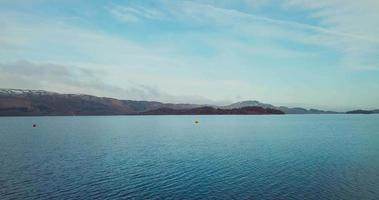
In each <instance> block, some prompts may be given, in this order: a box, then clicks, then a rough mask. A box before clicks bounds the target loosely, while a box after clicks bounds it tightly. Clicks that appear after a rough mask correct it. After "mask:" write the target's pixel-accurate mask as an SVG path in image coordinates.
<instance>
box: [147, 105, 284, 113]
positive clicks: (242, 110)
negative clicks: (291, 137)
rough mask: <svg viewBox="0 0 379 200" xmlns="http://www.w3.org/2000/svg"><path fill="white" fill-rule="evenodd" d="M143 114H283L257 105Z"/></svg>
mask: <svg viewBox="0 0 379 200" xmlns="http://www.w3.org/2000/svg"><path fill="white" fill-rule="evenodd" d="M141 114H143V115H268V114H284V112H282V111H280V110H275V109H271V108H262V107H258V106H251V107H243V108H233V109H220V108H214V107H209V106H207V107H199V108H192V109H186V110H174V109H171V108H159V109H156V110H151V111H147V112H143V113H141Z"/></svg>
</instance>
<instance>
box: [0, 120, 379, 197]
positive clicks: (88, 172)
mask: <svg viewBox="0 0 379 200" xmlns="http://www.w3.org/2000/svg"><path fill="white" fill-rule="evenodd" d="M195 120H199V121H200V123H199V124H197V125H195V124H194V123H193V122H194V121H195ZM34 123H35V124H37V128H32V124H34ZM122 198H123V199H317V200H318V199H375V200H377V199H379V115H286V116H113V117H19V118H16V117H14V118H11V117H10V118H7V117H5V118H4V117H3V118H0V199H122Z"/></svg>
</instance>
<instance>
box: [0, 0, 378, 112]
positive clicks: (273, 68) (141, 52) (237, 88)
mask: <svg viewBox="0 0 379 200" xmlns="http://www.w3.org/2000/svg"><path fill="white" fill-rule="evenodd" d="M0 85H1V87H3V88H25V89H45V90H51V91H58V92H64V93H87V94H93V95H99V96H110V97H116V98H122V99H135V100H157V101H165V102H193V103H212V104H220V105H221V104H228V103H231V102H235V101H243V100H259V101H262V102H265V103H272V104H276V105H286V106H305V107H315V108H322V109H335V110H344V109H351V108H366V109H369V108H378V107H379V92H378V91H379V3H378V1H376V0H362V1H355V0H319V1H305V0H283V1H274V0H239V1H238V0H237V1H231V0H230V1H226V0H218V1H216V0H203V1H196V0H195V1H161V0H154V1H148V0H146V1H141V0H139V1H138V0H135V1H133V0H129V1H100V0H97V1H96V0H91V1H89V0H87V1H77V0H76V1H74V0H66V1H63V0H62V1H58V0H49V1H47V0H0Z"/></svg>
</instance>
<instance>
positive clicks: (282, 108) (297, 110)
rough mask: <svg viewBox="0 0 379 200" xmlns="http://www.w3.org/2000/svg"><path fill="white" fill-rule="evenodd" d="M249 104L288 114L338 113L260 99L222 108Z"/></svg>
mask: <svg viewBox="0 0 379 200" xmlns="http://www.w3.org/2000/svg"><path fill="white" fill-rule="evenodd" d="M248 106H259V107H263V108H271V109H276V110H280V111H282V112H284V113H286V114H337V113H338V112H334V111H324V110H317V109H305V108H299V107H296V108H289V107H285V106H273V105H271V104H265V103H261V102H259V101H241V102H237V103H233V104H230V105H227V106H221V107H220V108H224V109H232V108H243V107H248Z"/></svg>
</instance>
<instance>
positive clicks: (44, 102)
mask: <svg viewBox="0 0 379 200" xmlns="http://www.w3.org/2000/svg"><path fill="white" fill-rule="evenodd" d="M378 111H379V110H373V111H363V110H356V111H349V112H346V113H348V114H355V113H361V114H371V113H379V112H378ZM337 113H339V112H334V111H323V110H318V109H305V108H299V107H295V108H289V107H284V106H274V105H271V104H265V103H261V102H259V101H242V102H237V103H233V104H230V105H226V106H214V105H199V104H173V103H162V102H157V101H133V100H119V99H115V98H108V97H96V96H92V95H85V94H61V93H56V92H49V91H44V90H23V89H0V116H70V115H268V114H337Z"/></svg>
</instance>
